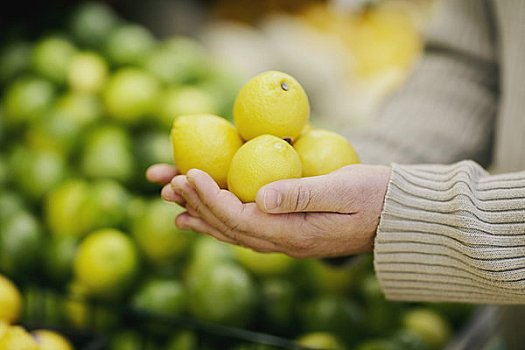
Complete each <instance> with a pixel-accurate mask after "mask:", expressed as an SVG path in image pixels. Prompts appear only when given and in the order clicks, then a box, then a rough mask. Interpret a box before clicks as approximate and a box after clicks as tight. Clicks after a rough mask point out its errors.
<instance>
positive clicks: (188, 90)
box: [156, 86, 217, 125]
mask: <svg viewBox="0 0 525 350" xmlns="http://www.w3.org/2000/svg"><path fill="white" fill-rule="evenodd" d="M158 108H159V111H158V113H157V114H156V115H157V116H158V118H159V121H160V122H161V124H162V125H171V124H173V120H175V118H177V117H179V116H181V115H190V114H202V113H208V114H213V113H215V112H216V111H217V102H216V101H215V99H214V98H213V96H212V95H210V94H209V93H208V92H207V91H206V90H204V89H201V88H198V87H194V86H191V87H181V88H171V89H168V90H167V91H166V92H164V94H163V95H162V96H161V98H160V100H159V104H158Z"/></svg>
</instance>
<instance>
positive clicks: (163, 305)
mask: <svg viewBox="0 0 525 350" xmlns="http://www.w3.org/2000/svg"><path fill="white" fill-rule="evenodd" d="M131 305H132V306H133V307H135V308H137V309H140V310H146V311H149V312H154V313H163V314H168V315H172V316H180V315H181V314H182V313H183V312H184V311H185V307H186V290H185V287H184V285H183V284H182V283H181V282H180V281H177V280H174V279H152V280H149V281H146V282H144V283H143V284H142V285H141V286H140V287H139V289H138V290H137V291H136V292H135V293H134V294H133V296H132V297H131Z"/></svg>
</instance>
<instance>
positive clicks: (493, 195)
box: [374, 162, 525, 303]
mask: <svg viewBox="0 0 525 350" xmlns="http://www.w3.org/2000/svg"><path fill="white" fill-rule="evenodd" d="M374 254H375V268H376V273H377V275H378V278H379V280H380V282H381V285H382V287H383V290H384V291H385V294H386V295H387V297H388V298H390V299H395V300H410V301H459V302H474V303H525V293H524V292H525V172H521V173H512V174H505V175H495V176H490V175H489V174H488V173H487V172H486V171H484V170H483V169H482V168H481V167H480V166H479V165H477V164H475V163H474V162H460V163H457V164H453V165H448V166H445V165H416V166H400V165H396V164H394V165H393V168H392V175H391V179H390V183H389V187H388V191H387V195H386V199H385V203H384V208H383V212H382V215H381V221H380V224H379V227H378V231H377V236H376V240H375V248H374Z"/></svg>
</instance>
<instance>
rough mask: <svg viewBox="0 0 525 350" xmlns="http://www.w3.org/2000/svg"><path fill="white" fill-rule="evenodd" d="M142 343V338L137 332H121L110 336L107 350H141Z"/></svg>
mask: <svg viewBox="0 0 525 350" xmlns="http://www.w3.org/2000/svg"><path fill="white" fill-rule="evenodd" d="M143 343H144V340H143V336H142V335H141V334H140V333H139V332H137V331H133V330H122V331H118V332H116V333H115V334H113V335H112V336H111V338H110V340H109V344H108V350H143V349H144V347H143Z"/></svg>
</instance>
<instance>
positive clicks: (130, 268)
mask: <svg viewBox="0 0 525 350" xmlns="http://www.w3.org/2000/svg"><path fill="white" fill-rule="evenodd" d="M73 268H74V273H75V277H76V278H77V279H78V280H79V281H80V282H81V283H83V284H84V285H85V286H86V287H87V289H88V290H89V291H90V293H91V294H92V295H96V296H101V297H110V298H111V297H115V296H118V295H120V294H121V293H122V292H124V291H125V289H126V288H127V287H129V284H130V283H131V282H132V281H133V279H134V277H135V275H136V273H137V272H138V269H139V261H138V254H137V251H136V249H135V246H134V244H133V241H132V240H131V238H130V237H129V236H127V235H126V234H124V233H123V232H121V231H118V230H115V229H100V230H97V231H95V232H93V233H91V234H89V236H87V237H86V238H85V239H84V240H83V241H82V243H81V244H80V246H79V247H78V251H77V254H76V256H75V260H74V263H73Z"/></svg>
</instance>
